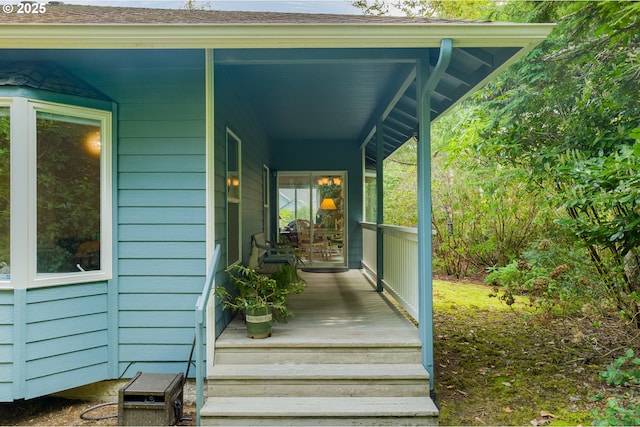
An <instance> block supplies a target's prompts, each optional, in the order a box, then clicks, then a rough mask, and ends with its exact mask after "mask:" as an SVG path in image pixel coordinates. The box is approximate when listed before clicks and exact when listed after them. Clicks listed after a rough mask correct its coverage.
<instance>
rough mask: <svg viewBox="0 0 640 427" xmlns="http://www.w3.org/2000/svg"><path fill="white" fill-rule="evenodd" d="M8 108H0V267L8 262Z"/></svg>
mask: <svg viewBox="0 0 640 427" xmlns="http://www.w3.org/2000/svg"><path fill="white" fill-rule="evenodd" d="M8 112H9V109H8V108H0V269H2V267H3V266H4V264H2V263H6V264H7V265H9V264H10V262H9V235H10V232H9V201H10V200H9V186H10V178H9V173H10V167H9V163H10V161H9V160H10V153H9V125H10V123H9V114H8Z"/></svg>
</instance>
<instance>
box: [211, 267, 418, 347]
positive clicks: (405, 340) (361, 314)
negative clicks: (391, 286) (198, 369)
mask: <svg viewBox="0 0 640 427" xmlns="http://www.w3.org/2000/svg"><path fill="white" fill-rule="evenodd" d="M300 276H301V277H302V278H303V279H304V280H305V281H306V282H307V289H306V290H305V291H304V292H303V293H302V294H299V295H294V296H292V297H291V304H290V307H291V310H292V311H293V313H294V317H293V318H292V319H291V320H289V322H288V323H274V324H273V335H272V337H271V338H267V339H264V340H251V339H248V338H247V337H246V327H245V325H244V323H243V321H242V320H241V319H239V316H237V317H236V318H235V319H234V320H233V321H232V322H231V323H230V324H229V325H228V326H227V328H226V329H225V330H224V331H223V333H222V334H221V335H220V337H219V338H218V340H217V341H216V346H219V345H220V346H224V345H225V344H230V345H238V344H241V343H244V344H246V345H248V346H250V345H251V343H252V342H254V343H256V344H257V341H260V346H277V347H281V346H296V345H306V344H309V343H314V344H316V345H318V344H325V345H326V346H328V347H331V346H332V345H341V344H354V343H356V342H357V343H358V344H361V345H362V346H366V345H368V344H376V345H378V346H380V345H383V346H386V345H388V346H398V345H400V346H419V345H420V340H419V337H418V329H417V328H416V326H415V325H414V324H413V323H411V321H409V319H407V318H406V317H405V316H404V315H403V314H402V313H401V312H400V311H399V310H398V309H397V308H396V307H395V306H394V305H393V304H392V303H390V302H389V301H388V300H387V299H386V298H384V297H383V296H382V295H380V294H379V293H378V292H376V291H375V288H374V287H373V286H372V285H371V283H370V282H369V281H368V280H367V279H366V278H365V277H364V275H363V274H362V272H361V271H360V270H349V271H346V272H341V273H310V272H301V273H300Z"/></svg>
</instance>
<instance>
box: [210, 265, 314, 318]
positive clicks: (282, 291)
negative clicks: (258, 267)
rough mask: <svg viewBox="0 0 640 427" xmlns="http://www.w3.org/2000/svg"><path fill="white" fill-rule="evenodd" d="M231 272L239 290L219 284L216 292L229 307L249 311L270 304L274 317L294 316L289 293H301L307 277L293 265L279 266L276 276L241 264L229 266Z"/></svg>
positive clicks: (230, 275)
mask: <svg viewBox="0 0 640 427" xmlns="http://www.w3.org/2000/svg"><path fill="white" fill-rule="evenodd" d="M292 270H293V271H292ZM227 274H228V276H229V279H230V280H231V282H232V283H233V286H234V288H235V290H236V292H234V293H231V292H229V290H228V289H227V288H226V287H224V286H218V287H216V295H218V297H219V298H220V299H221V300H222V303H223V305H224V307H225V309H228V310H234V311H236V310H239V311H241V312H243V313H246V312H247V310H248V309H261V308H268V309H270V310H271V312H272V313H273V316H274V318H275V319H276V320H278V321H282V322H286V321H287V320H288V319H290V318H291V317H293V313H292V312H291V310H289V307H288V305H287V298H288V297H289V295H292V294H295V293H300V292H302V291H303V290H304V288H305V286H304V281H303V280H302V279H301V278H300V277H299V276H298V274H297V271H296V270H295V269H294V268H293V267H291V266H288V268H287V267H284V266H281V267H279V268H278V270H277V271H276V273H274V275H275V277H273V276H272V277H268V276H265V275H262V274H259V273H257V272H256V271H255V270H254V269H252V268H248V267H245V266H243V265H240V264H236V265H234V266H232V267H231V268H229V269H228V270H227Z"/></svg>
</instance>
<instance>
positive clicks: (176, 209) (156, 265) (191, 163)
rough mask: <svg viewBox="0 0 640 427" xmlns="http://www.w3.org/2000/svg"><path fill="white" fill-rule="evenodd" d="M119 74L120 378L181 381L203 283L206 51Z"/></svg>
mask: <svg viewBox="0 0 640 427" xmlns="http://www.w3.org/2000/svg"><path fill="white" fill-rule="evenodd" d="M117 64H119V65H116V67H115V70H111V73H112V76H113V77H110V78H109V80H108V82H107V84H105V86H104V87H102V90H103V91H104V92H105V93H106V94H108V96H110V97H112V98H113V99H114V100H115V102H116V103H117V104H118V107H119V114H118V125H119V135H118V192H117V193H118V194H117V199H118V224H117V227H118V260H117V263H118V266H117V270H118V277H117V283H118V298H117V306H118V325H119V328H118V369H117V371H118V376H124V377H131V376H133V375H134V374H135V373H136V372H137V371H145V372H157V373H163V372H166V373H175V372H184V371H185V369H186V366H187V362H188V359H189V354H190V350H191V344H192V342H193V337H194V326H193V309H194V306H195V302H196V299H197V296H198V294H199V293H200V292H201V291H202V284H203V281H204V275H205V273H206V259H205V255H206V245H205V242H206V206H205V204H206V193H205V190H206V188H205V186H206V176H205V173H206V171H205V115H204V114H205V113H204V111H205V80H204V79H205V68H204V67H205V64H204V51H202V50H199V51H188V52H184V51H182V52H181V51H172V50H168V51H165V50H162V51H142V52H137V53H130V52H125V53H122V57H121V58H120V60H119V61H117Z"/></svg>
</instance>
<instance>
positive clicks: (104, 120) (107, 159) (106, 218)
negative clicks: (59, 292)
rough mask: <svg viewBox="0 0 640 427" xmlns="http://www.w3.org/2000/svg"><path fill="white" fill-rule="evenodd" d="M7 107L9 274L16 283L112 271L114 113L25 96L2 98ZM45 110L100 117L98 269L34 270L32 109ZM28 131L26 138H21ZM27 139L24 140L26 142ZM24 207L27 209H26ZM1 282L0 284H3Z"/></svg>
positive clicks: (76, 279) (87, 277)
mask: <svg viewBox="0 0 640 427" xmlns="http://www.w3.org/2000/svg"><path fill="white" fill-rule="evenodd" d="M6 103H8V104H9V106H10V107H11V113H10V114H11V143H10V147H11V148H10V150H11V204H10V206H11V208H10V209H11V214H10V217H11V219H10V220H11V279H10V282H8V285H9V287H12V288H14V289H24V288H35V287H44V286H53V285H63V284H65V285H66V284H73V283H88V282H96V281H105V280H109V279H111V277H112V274H113V273H112V265H113V253H112V252H113V251H112V246H113V244H112V243H113V240H112V239H113V236H112V222H113V221H112V204H113V202H112V200H113V199H112V190H111V185H112V173H111V165H112V157H111V142H112V130H113V128H112V114H111V111H105V110H97V109H91V108H85V107H76V106H70V105H62V104H57V103H52V102H44V101H36V100H30V99H27V98H20V97H15V98H7V99H2V98H0V105H5V104H6ZM39 111H41V112H47V113H54V114H61V115H67V116H76V117H79V118H86V119H90V120H96V121H98V122H100V126H101V133H100V136H101V141H100V143H101V147H102V150H101V156H100V187H101V188H100V198H101V200H100V206H101V212H100V248H101V250H100V270H95V271H85V272H81V271H78V272H71V273H46V274H38V273H37V264H36V252H37V248H36V246H37V237H36V236H37V230H36V224H37V218H36V207H37V199H36V189H37V176H36V173H37V167H36V157H37V155H36V153H37V152H36V140H37V129H36V114H37V112H39ZM25 135H26V141H25ZM25 142H26V143H25ZM25 213H26V214H25ZM6 284H7V282H2V283H1V284H0V287H5V286H4V285H6Z"/></svg>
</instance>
